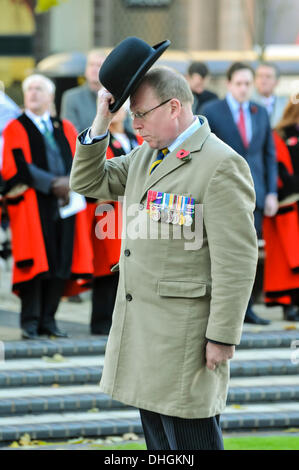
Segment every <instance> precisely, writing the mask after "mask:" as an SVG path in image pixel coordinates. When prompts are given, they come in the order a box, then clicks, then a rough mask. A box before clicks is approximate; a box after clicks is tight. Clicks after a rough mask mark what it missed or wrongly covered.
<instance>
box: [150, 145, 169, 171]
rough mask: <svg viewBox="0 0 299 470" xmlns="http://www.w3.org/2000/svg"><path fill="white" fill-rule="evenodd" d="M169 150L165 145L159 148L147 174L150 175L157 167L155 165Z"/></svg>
mask: <svg viewBox="0 0 299 470" xmlns="http://www.w3.org/2000/svg"><path fill="white" fill-rule="evenodd" d="M168 152H169V150H168V148H167V147H165V148H164V149H161V150H159V152H158V155H157V158H156V160H155V161H154V163H153V164H152V166H151V168H150V171H149V174H150V175H151V174H152V172H153V171H154V170H155V168H157V166H158V165H159V164H160V163H161V162H162V160H163V158H164V157H165V156H166V155H167V154H168Z"/></svg>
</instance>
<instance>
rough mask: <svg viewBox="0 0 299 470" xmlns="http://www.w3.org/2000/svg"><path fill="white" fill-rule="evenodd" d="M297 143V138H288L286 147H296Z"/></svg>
mask: <svg viewBox="0 0 299 470" xmlns="http://www.w3.org/2000/svg"><path fill="white" fill-rule="evenodd" d="M297 143H298V137H295V136H294V137H290V138H289V139H288V140H287V145H289V146H290V147H293V146H294V145H297Z"/></svg>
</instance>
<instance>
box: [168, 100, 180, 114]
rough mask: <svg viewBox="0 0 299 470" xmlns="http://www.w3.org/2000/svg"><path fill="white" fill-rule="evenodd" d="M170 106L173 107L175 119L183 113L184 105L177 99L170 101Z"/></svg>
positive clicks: (172, 112)
mask: <svg viewBox="0 0 299 470" xmlns="http://www.w3.org/2000/svg"><path fill="white" fill-rule="evenodd" d="M170 106H171V117H172V118H174V119H175V118H177V117H178V115H179V114H180V112H181V109H182V104H181V102H180V100H178V99H177V98H173V99H172V100H171V101H170Z"/></svg>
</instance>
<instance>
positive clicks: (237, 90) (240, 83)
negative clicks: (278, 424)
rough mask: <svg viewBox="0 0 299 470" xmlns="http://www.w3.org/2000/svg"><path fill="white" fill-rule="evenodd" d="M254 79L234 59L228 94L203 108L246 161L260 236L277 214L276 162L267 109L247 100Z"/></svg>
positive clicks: (249, 318) (249, 317)
mask: <svg viewBox="0 0 299 470" xmlns="http://www.w3.org/2000/svg"><path fill="white" fill-rule="evenodd" d="M253 78H254V72H253V70H252V69H251V68H250V67H249V66H248V65H246V64H243V63H240V62H236V63H234V64H232V65H231V66H230V68H229V69H228V71H227V88H228V93H227V95H226V97H225V98H224V99H223V100H217V101H214V102H211V103H208V104H206V105H205V106H204V108H203V109H202V114H204V115H205V116H206V117H207V118H208V121H209V124H210V127H211V129H212V132H214V133H215V134H216V135H217V136H218V137H219V138H220V139H221V140H223V141H224V142H225V143H227V144H228V145H229V146H231V147H232V148H233V149H234V150H235V151H236V152H238V153H239V154H240V155H242V156H243V157H244V158H245V160H246V161H247V163H248V165H249V167H250V170H251V174H252V177H253V181H254V186H255V192H256V209H255V214H254V215H255V227H256V231H257V235H258V238H262V220H263V215H264V214H265V215H267V216H269V217H271V216H273V215H275V214H276V211H277V208H278V202H277V164H276V157H275V149H274V143H273V139H272V133H271V127H270V122H269V117H268V114H267V111H266V109H265V108H264V107H262V106H260V105H258V104H256V103H255V102H252V101H249V96H250V93H251V89H252V84H253ZM251 305H252V301H250V302H249V306H248V309H247V312H246V316H245V321H246V322H248V323H256V324H268V323H269V321H268V320H264V319H262V318H259V317H258V316H257V315H256V314H255V313H254V312H253V310H252V308H251Z"/></svg>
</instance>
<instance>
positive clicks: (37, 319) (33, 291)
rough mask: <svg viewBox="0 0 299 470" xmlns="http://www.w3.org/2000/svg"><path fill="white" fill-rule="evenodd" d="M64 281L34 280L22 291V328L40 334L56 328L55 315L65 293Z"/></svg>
mask: <svg viewBox="0 0 299 470" xmlns="http://www.w3.org/2000/svg"><path fill="white" fill-rule="evenodd" d="M64 283H65V281H64V280H63V279H57V278H54V279H33V280H32V281H28V282H26V283H24V285H23V286H22V287H21V289H20V299H21V328H23V329H25V330H27V331H30V332H35V333H36V332H38V330H41V329H54V328H56V323H55V318H54V316H55V313H56V311H57V309H58V305H59V302H60V299H61V296H62V293H63V287H64Z"/></svg>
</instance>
